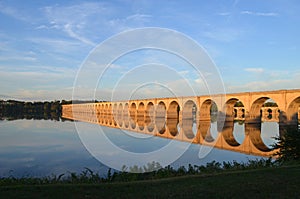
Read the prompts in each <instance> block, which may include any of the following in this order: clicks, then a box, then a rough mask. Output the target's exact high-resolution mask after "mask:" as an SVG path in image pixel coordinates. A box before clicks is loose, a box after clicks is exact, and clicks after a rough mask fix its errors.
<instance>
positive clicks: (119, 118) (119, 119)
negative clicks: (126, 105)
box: [117, 103, 124, 127]
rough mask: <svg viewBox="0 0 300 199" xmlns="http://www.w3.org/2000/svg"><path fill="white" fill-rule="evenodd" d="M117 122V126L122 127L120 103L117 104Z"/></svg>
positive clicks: (121, 107)
mask: <svg viewBox="0 0 300 199" xmlns="http://www.w3.org/2000/svg"><path fill="white" fill-rule="evenodd" d="M117 121H118V125H119V126H120V127H122V126H123V123H124V121H123V104H122V103H120V104H119V107H118V110H117Z"/></svg>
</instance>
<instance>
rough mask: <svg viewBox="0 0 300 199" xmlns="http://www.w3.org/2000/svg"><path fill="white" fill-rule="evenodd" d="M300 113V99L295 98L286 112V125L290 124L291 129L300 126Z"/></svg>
mask: <svg viewBox="0 0 300 199" xmlns="http://www.w3.org/2000/svg"><path fill="white" fill-rule="evenodd" d="M299 113H300V97H297V98H295V99H294V100H293V101H292V102H291V103H290V104H289V105H288V108H287V112H286V116H287V117H286V120H287V121H286V123H288V124H290V126H291V128H295V127H297V126H298V124H299V119H300V118H299Z"/></svg>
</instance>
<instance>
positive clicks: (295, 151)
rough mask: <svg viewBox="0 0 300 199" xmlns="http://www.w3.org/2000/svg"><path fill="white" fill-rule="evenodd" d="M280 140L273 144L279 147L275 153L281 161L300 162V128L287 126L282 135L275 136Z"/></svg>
mask: <svg viewBox="0 0 300 199" xmlns="http://www.w3.org/2000/svg"><path fill="white" fill-rule="evenodd" d="M275 139H276V140H277V141H278V142H277V143H276V144H275V145H274V146H273V147H274V149H279V151H278V152H277V153H276V154H275V155H276V156H278V159H277V161H279V162H281V163H287V162H300V132H299V129H295V128H287V129H285V130H284V132H283V133H282V135H281V136H279V137H276V138H275Z"/></svg>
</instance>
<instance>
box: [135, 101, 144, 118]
mask: <svg viewBox="0 0 300 199" xmlns="http://www.w3.org/2000/svg"><path fill="white" fill-rule="evenodd" d="M144 116H145V105H144V103H143V102H140V103H139V106H138V109H137V117H144Z"/></svg>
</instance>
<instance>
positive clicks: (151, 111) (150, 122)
mask: <svg viewBox="0 0 300 199" xmlns="http://www.w3.org/2000/svg"><path fill="white" fill-rule="evenodd" d="M154 121H155V107H154V104H153V102H149V103H148V104H147V107H146V111H145V125H146V127H147V130H148V132H150V133H152V132H153V130H154V128H155V122H154Z"/></svg>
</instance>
